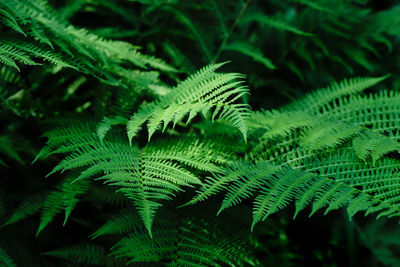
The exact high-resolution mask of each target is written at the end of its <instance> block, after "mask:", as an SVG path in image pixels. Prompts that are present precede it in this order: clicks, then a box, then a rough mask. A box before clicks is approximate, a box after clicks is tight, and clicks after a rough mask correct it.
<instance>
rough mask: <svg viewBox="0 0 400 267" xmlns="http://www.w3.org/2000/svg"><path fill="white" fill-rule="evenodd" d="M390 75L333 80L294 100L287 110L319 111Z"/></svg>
mask: <svg viewBox="0 0 400 267" xmlns="http://www.w3.org/2000/svg"><path fill="white" fill-rule="evenodd" d="M387 77H389V75H386V76H382V77H376V78H374V77H368V78H361V77H358V78H351V79H345V80H343V81H340V82H339V83H336V82H333V83H332V84H330V85H329V86H328V87H326V88H324V89H318V90H316V91H314V92H312V93H310V94H307V95H306V96H305V97H304V98H302V99H300V100H297V101H294V102H292V103H291V104H290V105H288V106H287V107H285V108H286V109H287V110H305V111H308V112H312V113H317V112H319V109H321V108H324V107H325V106H327V105H328V104H329V103H331V102H333V101H334V100H335V99H338V98H340V97H342V96H346V95H352V94H356V93H360V92H362V91H363V90H365V89H367V88H370V87H372V86H374V85H375V84H377V83H379V82H381V81H383V80H385V79H386V78H387Z"/></svg>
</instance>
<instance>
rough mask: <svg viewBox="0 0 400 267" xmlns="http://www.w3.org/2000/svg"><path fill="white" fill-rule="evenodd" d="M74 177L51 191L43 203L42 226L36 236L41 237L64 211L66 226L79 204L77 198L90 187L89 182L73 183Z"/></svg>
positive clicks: (70, 177) (40, 225)
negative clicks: (45, 229) (54, 219)
mask: <svg viewBox="0 0 400 267" xmlns="http://www.w3.org/2000/svg"><path fill="white" fill-rule="evenodd" d="M74 179H75V177H74V176H69V177H68V178H66V179H65V180H64V181H62V182H61V183H60V184H59V185H58V187H57V189H56V190H54V191H51V192H50V193H49V194H48V195H47V197H46V200H45V201H44V203H43V207H42V212H41V217H40V224H39V228H38V230H37V233H36V235H39V234H40V232H42V231H43V229H44V228H46V226H47V225H48V224H49V223H50V222H51V221H52V220H53V218H54V217H55V216H56V215H57V214H58V213H60V212H61V211H62V210H64V211H65V220H64V225H65V224H66V222H67V220H68V218H69V216H70V214H71V212H72V210H73V209H74V207H75V205H76V204H77V203H78V201H79V200H78V199H77V196H78V195H81V194H83V193H86V191H87V190H88V187H89V182H88V181H78V182H75V183H72V181H73V180H74Z"/></svg>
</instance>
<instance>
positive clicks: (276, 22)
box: [241, 13, 313, 36]
mask: <svg viewBox="0 0 400 267" xmlns="http://www.w3.org/2000/svg"><path fill="white" fill-rule="evenodd" d="M253 21H256V22H258V23H260V24H261V25H266V26H269V27H272V28H275V29H277V30H280V31H288V32H291V33H294V34H298V35H303V36H313V34H312V33H309V32H305V31H302V30H300V29H298V28H296V27H294V26H292V25H290V24H289V23H288V22H287V21H285V20H283V19H281V18H277V17H270V16H267V15H265V14H262V13H250V14H248V15H246V16H244V17H243V18H242V19H241V23H249V22H253Z"/></svg>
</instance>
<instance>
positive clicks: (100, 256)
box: [42, 243, 116, 266]
mask: <svg viewBox="0 0 400 267" xmlns="http://www.w3.org/2000/svg"><path fill="white" fill-rule="evenodd" d="M42 255H45V256H51V257H57V258H61V259H64V260H68V261H70V262H73V263H75V264H79V265H87V264H90V265H97V266H114V264H115V262H116V260H113V259H112V258H110V257H107V252H106V249H105V248H104V247H102V246H98V245H93V244H89V243H81V244H77V245H72V246H67V247H63V248H60V249H56V250H52V251H49V252H44V253H42Z"/></svg>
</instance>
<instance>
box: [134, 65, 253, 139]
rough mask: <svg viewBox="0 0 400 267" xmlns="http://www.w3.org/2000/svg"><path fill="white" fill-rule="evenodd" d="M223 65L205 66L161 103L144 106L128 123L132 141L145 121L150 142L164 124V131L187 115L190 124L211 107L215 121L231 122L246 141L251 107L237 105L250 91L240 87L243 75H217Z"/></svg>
mask: <svg viewBox="0 0 400 267" xmlns="http://www.w3.org/2000/svg"><path fill="white" fill-rule="evenodd" d="M221 66H222V64H215V65H209V66H206V67H204V68H203V69H201V70H200V71H198V72H197V73H195V74H193V75H191V76H189V77H188V78H187V79H186V80H185V81H183V82H181V83H179V84H178V85H177V86H176V87H175V88H174V89H173V90H171V92H170V93H168V94H167V95H165V96H164V97H162V98H161V99H160V101H159V102H155V103H152V104H149V105H144V106H142V108H141V109H139V111H138V112H137V113H136V114H134V115H133V116H132V117H131V119H130V121H129V122H128V125H127V130H128V138H129V140H132V138H133V137H134V136H135V135H136V134H137V132H138V131H139V130H140V128H141V126H142V124H144V123H145V122H146V121H147V122H148V124H147V128H148V132H149V140H150V138H151V136H152V135H153V133H154V132H155V131H156V130H157V129H159V128H161V124H163V128H164V129H165V128H166V127H167V126H168V124H169V123H171V122H173V124H174V125H175V124H176V123H177V122H179V121H181V120H182V119H183V118H184V117H185V116H188V121H187V123H188V122H189V121H190V120H191V119H192V118H193V117H195V116H196V115H197V114H198V113H203V114H207V113H208V112H209V111H210V110H211V109H212V108H214V110H213V111H212V119H216V118H221V119H224V120H226V121H229V122H231V123H232V124H233V125H234V126H235V127H237V128H238V129H239V130H240V131H241V132H242V134H243V137H244V138H245V139H246V133H247V122H246V119H247V117H248V108H247V106H246V105H244V104H235V103H234V102H235V101H236V100H237V99H238V98H240V97H241V96H243V95H244V94H246V93H247V89H246V88H245V87H244V86H242V85H241V84H242V82H240V81H237V79H239V78H242V76H241V75H239V74H237V73H224V74H219V73H215V72H214V71H215V70H216V69H218V68H219V67H221Z"/></svg>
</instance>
